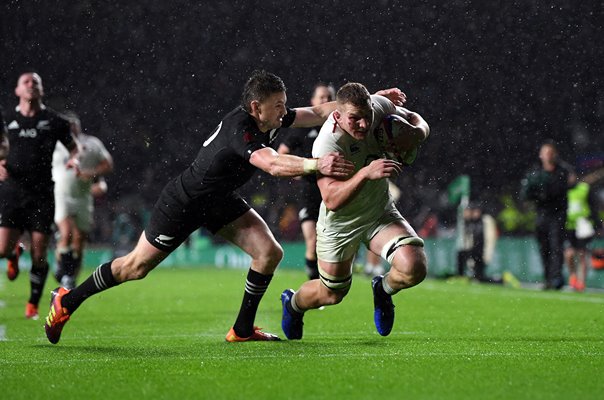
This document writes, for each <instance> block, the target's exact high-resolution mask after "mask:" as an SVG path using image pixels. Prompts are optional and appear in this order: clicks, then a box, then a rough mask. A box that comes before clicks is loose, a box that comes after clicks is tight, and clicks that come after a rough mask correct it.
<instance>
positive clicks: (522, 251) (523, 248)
mask: <svg viewBox="0 0 604 400" xmlns="http://www.w3.org/2000/svg"><path fill="white" fill-rule="evenodd" d="M282 246H283V250H284V252H285V254H284V258H283V261H282V262H281V265H280V268H287V269H293V268H299V269H303V268H304V243H302V242H294V243H283V244H282ZM591 247H592V248H596V247H597V248H604V240H601V239H600V240H598V241H594V242H593V243H592V246H591ZM425 250H426V254H427V256H428V268H429V275H430V276H432V277H446V276H450V275H453V274H454V273H455V271H456V263H457V254H456V250H455V239H453V238H451V239H427V240H426V241H425ZM111 258H112V250H111V249H107V248H100V249H90V250H87V251H86V254H85V257H84V266H85V268H94V267H96V266H98V265H100V264H101V263H102V262H106V261H108V260H110V259H111ZM50 259H51V261H50V262H51V265H53V263H54V262H53V261H52V259H53V257H52V255H51V256H50ZM358 262H363V255H362V254H361V255H359V257H358ZM20 264H21V265H22V267H23V269H28V266H29V265H31V263H30V260H29V252H27V253H26V254H25V255H24V256H23V257H22V260H21V261H20ZM3 265H6V262H4V263H3ZM249 265H250V257H249V256H248V255H247V254H245V253H244V252H243V251H241V250H240V249H239V248H237V247H234V246H231V245H229V244H212V243H211V242H210V240H209V239H208V238H207V237H198V238H197V237H194V238H193V239H192V240H191V241H190V244H189V245H188V246H185V245H183V246H181V247H179V248H178V249H177V250H176V251H174V252H173V253H172V254H171V255H170V256H169V257H168V258H167V259H166V260H164V262H162V264H161V265H160V268H169V267H176V266H178V267H191V266H216V267H218V268H240V269H247V268H248V267H249ZM53 269H54V268H53ZM504 271H510V272H511V273H513V274H514V275H515V276H516V277H517V278H518V279H519V280H520V281H522V282H530V283H539V282H542V281H543V269H542V267H541V259H540V257H539V251H538V247H537V243H536V241H535V240H534V238H533V237H532V236H531V237H528V236H527V237H519V238H518V237H515V238H506V237H503V238H499V240H498V241H497V247H496V250H495V255H494V258H493V262H492V263H491V264H490V265H489V266H488V268H487V274H488V275H493V276H498V275H501V274H502V273H503V272H504ZM565 275H568V272H567V271H566V268H565ZM586 285H587V286H588V287H592V288H602V289H604V270H602V271H599V270H594V269H593V268H591V265H590V266H589V267H588V275H587V280H586Z"/></svg>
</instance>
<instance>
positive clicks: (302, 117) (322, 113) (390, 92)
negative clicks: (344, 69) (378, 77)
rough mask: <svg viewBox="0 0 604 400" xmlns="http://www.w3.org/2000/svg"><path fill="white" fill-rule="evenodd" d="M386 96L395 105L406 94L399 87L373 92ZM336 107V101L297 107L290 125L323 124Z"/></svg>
mask: <svg viewBox="0 0 604 400" xmlns="http://www.w3.org/2000/svg"><path fill="white" fill-rule="evenodd" d="M375 94H379V95H381V96H384V97H386V98H387V99H388V100H390V101H391V102H392V103H394V105H396V106H402V105H403V104H405V102H406V101H407V96H406V95H405V93H403V92H402V91H401V90H400V89H399V88H389V89H382V90H378V91H377V92H375ZM335 109H336V102H335V101H330V102H328V103H323V104H319V105H317V106H314V107H298V108H295V110H296V119H295V120H294V123H293V124H292V125H291V126H292V127H294V128H312V127H313V126H318V125H321V124H323V122H325V120H326V119H327V117H328V116H329V114H331V112H332V111H333V110H335Z"/></svg>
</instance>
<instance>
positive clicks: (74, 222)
mask: <svg viewBox="0 0 604 400" xmlns="http://www.w3.org/2000/svg"><path fill="white" fill-rule="evenodd" d="M66 116H67V118H68V119H69V124H70V126H71V132H72V134H73V136H74V137H75V138H77V140H78V148H79V151H78V158H77V161H78V168H77V169H75V168H66V166H65V162H66V160H67V159H69V151H67V149H66V148H65V146H63V144H61V143H60V142H58V143H57V145H56V147H55V151H54V153H53V163H52V178H53V180H54V182H55V189H54V196H55V215H54V221H55V224H56V226H57V229H58V232H59V238H58V240H57V249H56V252H55V254H56V260H57V270H56V273H55V278H56V279H57V281H59V283H60V284H61V286H63V287H64V288H67V289H73V288H74V287H75V279H76V276H77V274H78V272H79V270H80V267H81V264H82V256H83V254H84V253H83V252H84V247H85V244H86V240H87V238H88V233H89V232H90V229H91V228H92V221H93V211H94V200H93V194H97V195H99V194H102V193H105V192H106V191H107V183H106V182H105V180H104V178H103V177H104V176H105V175H107V174H109V173H110V172H112V171H113V159H112V158H111V154H109V152H108V151H107V149H106V148H105V146H104V145H103V142H101V141H100V140H99V139H98V138H97V137H95V136H92V135H88V134H86V133H83V132H82V127H81V123H80V119H79V118H78V116H77V115H75V114H74V113H69V114H67V115H66Z"/></svg>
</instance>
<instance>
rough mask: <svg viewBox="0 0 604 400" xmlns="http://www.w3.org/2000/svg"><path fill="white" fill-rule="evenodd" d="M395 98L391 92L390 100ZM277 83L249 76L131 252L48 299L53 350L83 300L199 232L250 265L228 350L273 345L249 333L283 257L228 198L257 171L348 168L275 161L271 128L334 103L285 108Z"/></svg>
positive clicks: (138, 275) (311, 122)
mask: <svg viewBox="0 0 604 400" xmlns="http://www.w3.org/2000/svg"><path fill="white" fill-rule="evenodd" d="M399 93H400V90H398V89H393V91H392V95H393V96H394V97H396V96H398V95H399ZM286 100H287V97H286V94H285V85H284V84H283V81H282V80H281V79H280V78H279V77H277V76H275V75H273V74H271V73H268V72H266V71H255V72H253V73H252V75H251V77H250V78H249V79H248V81H247V82H246V84H245V86H244V89H243V96H242V101H241V106H239V107H237V108H235V109H234V110H233V111H231V112H230V113H228V114H227V115H226V116H225V117H224V118H223V119H222V121H220V123H219V124H218V126H217V127H216V128H215V129H214V130H213V131H212V132H210V133H209V134H208V135H207V137H205V138H204V140H203V142H202V143H201V149H200V150H199V153H198V154H197V157H196V158H195V160H194V161H193V163H192V164H191V165H190V166H189V167H188V168H187V169H185V171H184V172H183V173H181V174H180V175H179V176H178V177H176V178H175V179H173V180H172V181H170V182H169V183H168V184H167V185H166V187H165V188H164V189H163V191H162V193H161V194H160V197H159V199H158V200H157V202H156V203H155V206H154V208H153V211H152V213H151V218H150V221H149V224H148V226H147V228H146V229H145V231H144V232H143V234H142V235H141V237H140V239H139V241H138V244H137V245H136V246H135V248H134V250H132V252H130V253H129V254H127V255H126V256H124V257H119V258H116V259H115V260H112V261H109V262H107V263H105V264H102V265H101V266H99V267H98V268H97V269H96V270H95V271H94V272H93V273H92V275H91V276H90V277H89V278H88V279H86V280H85V281H84V282H82V284H80V285H79V286H78V287H76V288H75V289H73V290H71V291H69V290H67V289H65V288H57V289H56V290H55V291H53V293H52V295H51V306H50V311H49V314H48V317H47V318H46V323H45V330H46V336H47V338H48V340H49V341H50V342H51V343H57V342H58V341H59V339H60V336H61V331H62V329H63V327H64V325H65V323H66V322H67V321H68V320H69V318H70V316H71V315H72V314H73V313H74V312H75V311H76V309H77V308H78V307H79V306H80V305H81V304H82V302H83V301H84V300H86V299H87V298H88V297H90V296H92V295H94V294H96V293H99V292H101V291H103V290H106V289H109V288H111V287H113V286H116V285H118V284H121V283H123V282H126V281H130V280H135V279H142V278H144V277H145V276H146V275H147V274H148V273H149V272H150V271H151V270H152V269H153V268H155V267H156V266H157V265H158V264H159V263H160V262H161V261H162V260H164V259H165V258H166V257H167V256H168V255H169V254H170V252H172V251H173V250H174V249H176V248H177V247H178V246H179V245H180V244H181V243H182V242H183V241H184V240H185V239H186V238H187V237H188V236H189V235H190V234H191V233H192V232H193V231H195V230H197V229H198V228H199V227H202V226H203V227H205V228H207V229H208V230H209V231H211V232H212V233H214V234H217V235H219V236H221V237H222V238H224V239H226V240H228V241H229V242H231V243H233V244H235V245H237V246H238V247H240V248H241V249H242V250H243V251H245V252H246V253H247V254H249V255H250V257H251V258H252V262H251V267H250V269H249V271H248V275H247V279H246V282H245V291H244V296H243V302H242V305H241V309H240V311H239V314H238V316H237V319H236V321H235V324H234V326H233V327H232V328H231V329H230V330H229V332H228V333H227V335H226V340H227V341H229V342H242V341H255V340H279V338H278V337H277V336H276V335H273V334H270V333H265V332H262V331H261V330H260V329H259V328H258V327H256V326H254V319H255V316H256V311H257V309H258V304H259V303H260V300H261V298H262V296H263V294H264V292H265V291H266V289H267V287H268V285H269V282H270V281H271V278H272V276H273V272H274V271H275V269H276V268H277V265H278V264H279V262H280V261H281V259H282V257H283V250H282V248H281V246H280V245H279V243H277V241H276V240H275V238H274V236H273V234H272V233H271V231H270V230H269V228H268V226H267V224H266V223H265V222H264V220H263V219H262V218H261V217H260V216H259V215H258V214H257V213H256V211H254V210H253V209H251V208H250V206H249V205H248V204H247V203H246V202H245V201H244V200H243V199H242V198H241V196H240V195H239V194H237V193H236V192H235V190H236V189H237V188H239V187H240V186H241V185H243V184H244V183H245V182H246V181H248V180H249V179H250V178H251V177H252V176H253V175H254V174H255V173H256V172H257V170H258V169H260V170H263V171H265V172H267V173H269V174H271V175H273V176H282V177H291V176H298V175H304V174H315V173H320V174H323V175H329V176H333V177H339V178H345V177H347V176H348V175H349V174H350V173H351V172H352V164H351V163H349V162H347V161H344V160H343V159H342V157H340V156H339V155H338V154H336V153H330V154H326V155H325V156H324V157H322V158H319V159H310V158H302V157H297V156H293V155H288V154H286V155H280V154H278V153H277V152H276V151H275V150H274V149H272V148H271V147H270V145H271V143H272V142H273V141H274V140H275V138H276V135H277V131H278V130H279V128H281V127H282V126H283V127H288V126H294V127H295V126H301V127H304V126H317V125H320V124H321V123H322V122H323V121H324V120H325V119H326V118H327V116H328V115H329V113H330V112H331V111H333V110H334V109H335V103H326V104H323V105H321V106H316V107H302V108H294V109H291V108H288V107H286V106H285V103H286Z"/></svg>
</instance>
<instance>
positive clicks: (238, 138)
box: [231, 126, 267, 161]
mask: <svg viewBox="0 0 604 400" xmlns="http://www.w3.org/2000/svg"><path fill="white" fill-rule="evenodd" d="M231 147H232V149H233V150H234V151H235V153H237V154H238V155H239V156H241V157H243V158H244V159H245V160H246V161H249V159H250V157H251V155H252V153H253V152H255V151H256V150H260V149H263V148H265V147H267V144H266V143H265V138H264V135H263V134H262V132H260V131H258V130H257V129H253V128H252V127H249V126H248V127H245V128H243V129H240V130H239V131H237V132H235V133H234V135H233V137H232V139H231Z"/></svg>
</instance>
